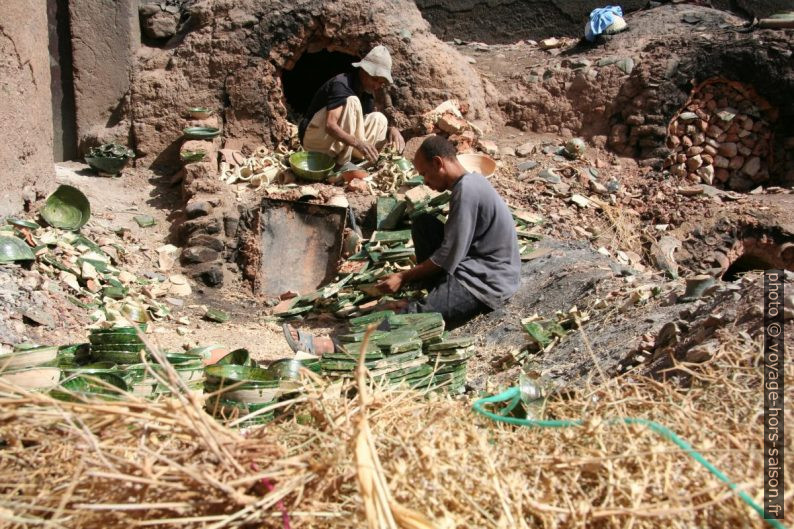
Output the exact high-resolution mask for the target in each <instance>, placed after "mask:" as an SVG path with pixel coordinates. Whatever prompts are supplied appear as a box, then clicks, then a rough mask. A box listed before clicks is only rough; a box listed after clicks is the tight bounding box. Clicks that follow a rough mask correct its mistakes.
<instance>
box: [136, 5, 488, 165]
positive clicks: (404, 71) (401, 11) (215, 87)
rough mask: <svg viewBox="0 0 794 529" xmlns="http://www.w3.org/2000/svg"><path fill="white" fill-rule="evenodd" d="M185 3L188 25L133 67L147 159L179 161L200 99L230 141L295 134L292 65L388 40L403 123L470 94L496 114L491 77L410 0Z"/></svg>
mask: <svg viewBox="0 0 794 529" xmlns="http://www.w3.org/2000/svg"><path fill="white" fill-rule="evenodd" d="M183 9H184V11H183V14H182V19H183V20H184V21H183V22H182V25H181V27H180V30H179V33H177V35H175V36H174V37H173V38H171V39H170V40H169V41H168V42H167V43H166V44H165V45H164V46H163V47H162V48H157V47H147V48H144V49H142V50H141V52H140V53H139V59H138V64H137V66H136V68H135V71H134V73H133V82H132V99H131V102H132V120H133V132H134V138H135V142H136V149H137V151H138V154H139V156H141V157H142V158H143V161H144V163H146V164H147V165H153V166H156V167H162V168H169V167H170V168H173V167H174V165H175V164H176V162H177V160H178V157H177V155H178V149H179V145H180V143H181V140H180V137H181V135H182V128H183V127H184V126H185V125H186V122H185V119H184V113H185V109H186V108H188V107H190V106H199V105H200V106H206V107H209V108H211V109H213V110H215V112H216V115H217V116H219V117H220V120H219V125H220V126H221V128H222V130H223V140H224V146H225V147H227V148H242V149H250V150H253V149H254V148H255V147H256V146H258V145H260V144H262V143H265V144H268V145H273V144H274V143H277V142H280V141H283V140H285V139H287V138H288V137H289V136H290V134H291V132H292V127H291V125H290V123H289V122H288V120H287V115H288V110H287V107H286V104H285V102H286V99H285V94H284V90H283V85H282V79H281V77H282V74H283V72H284V71H287V70H290V69H291V68H292V67H293V66H294V65H295V64H296V63H297V61H298V60H299V59H300V58H301V56H302V55H303V54H304V53H311V52H316V51H320V50H328V51H336V52H343V53H346V54H349V55H353V56H357V57H361V56H363V55H364V54H365V53H366V52H367V51H369V50H370V49H371V48H372V47H374V46H375V45H378V44H383V45H385V46H387V47H388V48H389V49H390V50H391V52H392V56H393V59H394V72H393V74H394V75H393V76H394V78H395V83H394V85H392V86H391V87H390V88H389V90H388V94H387V97H386V101H385V102H384V103H385V106H386V113H387V115H388V116H389V117H390V118H391V119H392V120H393V121H394V123H396V124H397V125H398V126H400V127H401V128H406V127H410V126H412V125H413V124H415V123H418V119H417V118H418V116H419V115H420V114H422V113H424V112H426V111H428V110H429V109H431V108H433V107H434V106H435V105H437V104H439V103H441V102H442V101H444V100H445V99H448V98H451V97H457V98H460V99H462V100H466V101H468V102H469V103H470V108H471V110H470V113H469V116H468V117H469V119H479V120H485V121H487V118H488V115H487V112H486V99H487V95H486V93H487V86H485V85H484V84H483V81H482V80H481V79H480V77H479V76H478V75H477V74H476V72H475V71H474V70H473V69H472V68H471V66H470V65H468V64H467V63H466V61H465V60H463V59H462V58H461V57H460V55H459V54H458V53H457V52H455V51H454V50H452V49H451V48H449V47H448V46H446V45H445V44H443V43H442V42H441V41H439V40H438V39H437V38H436V37H435V36H434V35H433V34H432V33H431V32H430V27H429V24H428V23H427V22H426V21H425V20H424V19H422V17H421V14H420V12H419V10H418V9H417V8H416V6H415V4H414V3H413V2H410V1H408V0H399V1H385V0H381V1H376V2H371V3H362V2H360V1H357V0H343V1H341V2H333V3H329V2H321V1H319V0H312V1H307V2H301V3H299V4H294V3H292V2H287V1H279V0H275V1H272V0H271V1H266V0H236V1H231V0H203V1H199V2H195V3H193V4H191V5H189V6H187V7H185V8H183Z"/></svg>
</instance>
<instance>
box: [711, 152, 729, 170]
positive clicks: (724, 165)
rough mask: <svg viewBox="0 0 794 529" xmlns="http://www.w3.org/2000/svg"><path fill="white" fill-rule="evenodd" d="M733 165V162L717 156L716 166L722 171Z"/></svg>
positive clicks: (715, 159)
mask: <svg viewBox="0 0 794 529" xmlns="http://www.w3.org/2000/svg"><path fill="white" fill-rule="evenodd" d="M730 164H731V161H730V160H729V159H728V158H725V157H724V156H719V155H718V156H716V157H715V158H714V166H715V167H718V168H720V169H727V168H728V167H729V166H730Z"/></svg>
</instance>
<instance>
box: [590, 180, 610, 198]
mask: <svg viewBox="0 0 794 529" xmlns="http://www.w3.org/2000/svg"><path fill="white" fill-rule="evenodd" d="M590 190H591V191H593V192H594V193H598V194H599V195H608V194H609V190H608V189H607V187H606V186H605V185H604V184H602V183H600V182H598V181H596V180H590Z"/></svg>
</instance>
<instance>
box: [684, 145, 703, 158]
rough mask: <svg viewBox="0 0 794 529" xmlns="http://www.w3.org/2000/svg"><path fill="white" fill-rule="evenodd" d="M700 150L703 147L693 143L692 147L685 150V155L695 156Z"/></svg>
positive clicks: (701, 150)
mask: <svg viewBox="0 0 794 529" xmlns="http://www.w3.org/2000/svg"><path fill="white" fill-rule="evenodd" d="M702 152H703V147H700V146H698V145H693V146H692V147H690V148H689V149H687V150H686V155H687V156H689V157H692V156H697V155H698V154H700V153H702Z"/></svg>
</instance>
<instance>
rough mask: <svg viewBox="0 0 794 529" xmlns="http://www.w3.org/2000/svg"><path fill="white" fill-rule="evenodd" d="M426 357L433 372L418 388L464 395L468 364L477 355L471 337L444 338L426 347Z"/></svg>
mask: <svg viewBox="0 0 794 529" xmlns="http://www.w3.org/2000/svg"><path fill="white" fill-rule="evenodd" d="M424 352H425V355H426V356H427V357H428V359H429V360H428V365H429V366H430V368H431V370H432V376H431V377H430V378H429V380H426V381H424V382H420V383H419V384H418V385H417V387H425V388H427V389H440V390H445V391H448V392H450V393H462V392H463V389H464V386H465V384H466V364H467V362H468V360H469V358H471V357H472V356H474V354H475V353H476V350H475V348H474V338H473V337H471V336H456V337H454V338H451V337H442V338H441V339H440V340H437V341H435V343H431V344H427V345H425V350H424Z"/></svg>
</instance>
